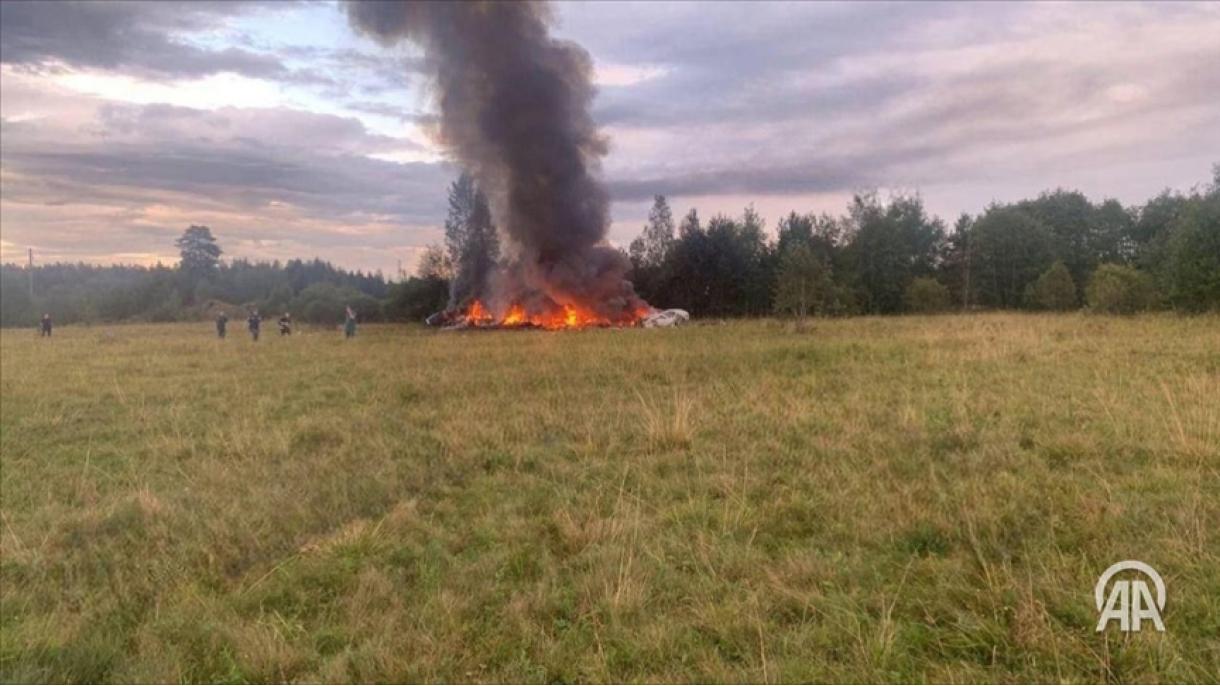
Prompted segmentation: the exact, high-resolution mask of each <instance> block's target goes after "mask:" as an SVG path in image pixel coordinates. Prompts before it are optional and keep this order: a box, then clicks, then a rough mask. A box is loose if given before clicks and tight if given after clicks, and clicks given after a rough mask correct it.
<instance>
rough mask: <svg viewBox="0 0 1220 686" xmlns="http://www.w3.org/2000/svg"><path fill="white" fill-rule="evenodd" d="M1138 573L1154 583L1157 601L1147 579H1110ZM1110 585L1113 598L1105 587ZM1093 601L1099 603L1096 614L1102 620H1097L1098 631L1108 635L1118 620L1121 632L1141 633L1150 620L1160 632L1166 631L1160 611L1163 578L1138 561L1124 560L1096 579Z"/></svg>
mask: <svg viewBox="0 0 1220 686" xmlns="http://www.w3.org/2000/svg"><path fill="white" fill-rule="evenodd" d="M1125 571H1136V572H1139V573H1140V574H1142V575H1143V576H1145V577H1147V578H1148V579H1151V580H1152V584H1153V586H1155V587H1156V598H1155V599H1153V597H1152V591H1151V589H1149V588H1148V582H1147V581H1146V580H1144V579H1140V578H1136V579H1115V580H1114V583H1113V584H1110V580H1111V578H1113V577H1114V575H1116V574H1118V573H1119V572H1125ZM1107 584H1109V585H1110V594H1109V596H1107V595H1106V586H1107ZM1093 597H1094V599H1095V600H1096V602H1097V611H1098V612H1100V613H1101V618H1100V619H1098V620H1097V630H1098V631H1105V629H1106V626H1107V625H1108V624H1109V623H1110V622H1111V621H1113V620H1118V628H1119V630H1121V631H1139V630H1140V629H1141V628H1142V625H1143V622H1144V621H1145V620H1151V621H1152V623H1153V625H1155V626H1156V630H1157V631H1164V630H1165V624H1164V623H1163V622H1161V610H1164V609H1165V582H1164V580H1162V579H1161V575H1160V574H1157V572H1156V570H1155V569H1153V568H1152V567H1150V566H1148V565H1146V564H1144V563H1143V562H1140V561H1139V560H1123V561H1122V562H1116V563H1114V564H1112V565H1110V568H1109V569H1107V570H1106V571H1104V572H1102V574H1101V576H1100V577H1098V579H1097V585H1096V586H1095V587H1093Z"/></svg>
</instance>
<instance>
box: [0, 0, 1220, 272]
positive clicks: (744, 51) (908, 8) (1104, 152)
mask: <svg viewBox="0 0 1220 686" xmlns="http://www.w3.org/2000/svg"><path fill="white" fill-rule="evenodd" d="M1217 7H1218V6H1217V5H1216V4H1215V3H1206V2H1204V3H1147V4H1141V3H1113V4H1097V3H1075V4H1074V3H986V4H982V5H967V4H956V3H898V4H888V3H847V4H835V3H700V4H694V3H685V2H677V3H654V2H648V3H639V4H621V3H561V4H559V5H558V6H557V8H556V12H555V15H556V18H557V32H558V35H559V36H560V37H562V38H566V39H570V40H575V41H577V42H579V43H580V44H582V45H583V46H585V47H586V48H587V49H588V50H589V52H590V53H591V55H592V56H593V59H594V61H595V65H596V68H597V81H598V86H599V89H600V92H599V95H598V96H597V99H596V101H595V112H594V116H595V118H596V119H597V121H598V122H599V124H601V125H602V126H603V127H604V130H605V132H606V133H607V134H608V136H609V138H610V154H609V156H608V157H607V158H606V160H605V163H604V165H603V168H604V170H605V176H606V179H607V181H608V184H609V186H610V188H611V191H612V193H613V197H614V200H615V204H614V206H613V208H612V215H613V216H614V219H615V230H614V233H613V238H614V239H615V240H617V241H620V242H625V241H627V240H630V238H631V237H632V234H633V233H634V232H635V231H637V230H638V227H639V225H640V223H641V222H642V220H643V217H644V215H645V214H646V212H647V208H648V204H649V201H650V199H651V197H652V195H653V194H655V193H665V194H667V195H671V196H676V197H675V198H674V201H675V207H682V206H688V205H689V203H692V202H697V203H699V207H700V209H701V210H703V209H705V208H717V209H723V208H726V207H727V208H732V207H740V206H741V205H744V204H745V203H746V202H749V201H751V200H755V199H757V201H758V203H759V206H760V207H763V208H766V209H767V211H768V212H770V213H771V215H772V217H774V216H775V215H777V214H778V213H779V211H780V210H781V209H782V208H784V207H790V208H791V209H797V210H802V211H803V210H807V209H812V208H814V207H816V208H817V209H831V210H833V209H835V208H834V207H833V203H836V202H839V200H840V199H841V198H843V197H845V195H847V194H850V192H852V191H853V190H857V189H861V188H867V187H882V188H890V187H903V188H908V189H918V190H921V191H922V192H923V194H924V197H925V199H926V200H927V201H928V204H929V206H930V207H932V208H933V209H935V210H937V211H938V212H940V213H942V214H943V215H945V216H952V215H955V214H956V213H957V212H959V211H962V210H968V211H977V210H979V209H981V208H982V207H983V206H985V205H986V204H987V203H988V202H990V201H991V200H993V199H1000V200H1015V199H1018V198H1020V197H1022V196H1023V195H1028V194H1030V193H1036V192H1038V191H1039V190H1041V189H1044V188H1052V187H1056V186H1065V187H1075V188H1081V189H1082V190H1085V191H1086V192H1089V193H1091V194H1095V195H1100V196H1104V195H1117V196H1118V197H1119V198H1120V199H1121V200H1123V201H1124V202H1127V203H1136V202H1142V201H1143V200H1144V199H1146V198H1147V197H1149V196H1151V195H1153V194H1155V193H1156V192H1158V191H1159V190H1160V189H1161V188H1162V187H1164V186H1174V187H1189V186H1190V185H1191V184H1193V183H1196V182H1199V181H1201V180H1203V179H1206V178H1208V176H1209V170H1210V165H1211V163H1213V162H1216V161H1218V160H1220V100H1217V99H1216V98H1215V97H1214V96H1213V94H1214V93H1216V92H1220V67H1218V65H1220V42H1217V41H1216V40H1215V36H1216V35H1220V9H1217ZM0 62H3V64H4V66H3V67H2V71H0V74H2V76H3V79H2V80H0V95H2V96H3V97H0V115H2V117H3V119H2V121H0V134H2V135H3V138H4V141H3V143H4V145H3V146H2V148H0V179H2V180H3V198H2V200H3V202H2V203H0V215H2V218H3V230H4V245H3V250H2V252H3V259H9V258H10V253H13V252H14V251H18V252H20V250H22V249H23V248H22V246H25V245H28V244H32V245H35V246H36V247H38V248H39V249H40V250H42V251H43V252H44V254H48V255H49V254H61V255H64V256H69V257H71V256H78V257H80V258H81V259H91V260H93V259H96V260H99V261H105V260H106V256H107V255H112V256H117V255H123V254H137V253H139V254H148V255H165V256H167V257H172V254H173V250H172V247H171V246H172V239H173V237H174V236H176V235H177V233H179V232H180V231H181V229H182V227H183V226H185V225H187V224H190V223H210V224H211V225H212V226H213V229H214V230H216V231H217V233H218V234H219V235H221V236H223V237H225V239H224V240H225V244H226V249H227V250H229V253H230V254H242V255H248V256H263V257H281V258H286V257H292V256H312V255H314V254H321V255H323V256H324V257H325V256H331V257H333V258H334V259H339V260H351V262H347V264H350V265H352V266H381V267H383V268H387V269H388V268H390V267H392V266H393V264H394V262H395V261H396V260H397V259H398V257H402V258H403V259H404V260H408V261H409V260H410V256H411V255H412V251H413V250H414V249H415V248H417V247H419V246H422V245H424V244H426V243H427V242H430V241H434V240H438V239H439V237H440V233H439V228H438V227H439V226H440V223H441V221H442V220H443V217H444V211H445V205H444V203H445V186H446V184H447V183H448V181H449V180H450V178H451V177H452V174H453V171H454V170H453V169H451V168H449V167H448V166H446V165H444V164H440V163H428V162H426V161H425V162H405V163H400V161H401V160H421V159H422V160H432V159H436V157H435V150H432V149H430V148H429V149H425V148H427V145H428V142H429V141H428V132H429V131H430V130H431V129H432V128H434V127H433V124H434V123H435V120H434V118H433V113H432V112H431V111H430V110H429V106H430V105H431V103H430V102H429V100H428V99H427V98H425V97H422V95H421V89H422V87H423V86H425V85H426V82H425V81H424V80H423V78H422V77H421V75H420V73H419V67H420V64H419V57H418V55H417V54H416V53H413V52H411V50H410V49H403V50H386V49H382V48H380V47H376V46H374V45H372V44H371V43H369V42H367V41H365V40H364V39H361V38H359V37H357V36H355V35H352V34H351V33H350V31H349V29H348V28H347V22H346V19H345V18H344V17H343V15H342V12H341V11H339V9H338V8H335V7H333V6H332V5H329V4H325V3H321V4H319V3H285V2H266V3H258V2H212V3H208V2H185V3H169V2H116V3H95V2H83V3H68V2H32V3H31V2H11V1H8V0H6V1H5V2H0ZM69 87H70V88H71V89H70V88H69ZM72 89H75V90H72ZM82 91H83V92H88V93H92V94H94V95H93V96H88V95H84V94H82ZM188 96H189V97H188ZM413 141H414V142H413ZM14 246H16V247H14ZM150 246H162V247H161V248H154V247H150ZM159 251H160V252H159ZM150 259H151V258H150Z"/></svg>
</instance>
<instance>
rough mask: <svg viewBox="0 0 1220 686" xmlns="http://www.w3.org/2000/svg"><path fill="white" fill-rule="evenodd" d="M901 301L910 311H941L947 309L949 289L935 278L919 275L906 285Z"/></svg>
mask: <svg viewBox="0 0 1220 686" xmlns="http://www.w3.org/2000/svg"><path fill="white" fill-rule="evenodd" d="M903 301H904V302H905V303H906V306H907V310H909V311H911V312H923V313H928V312H943V311H945V310H947V309H949V289H948V288H945V286H944V284H942V283H941V282H939V281H937V280H936V279H931V278H927V277H919V278H917V279H914V280H912V281H911V284H910V285H909V286H907V290H906V294H905V295H904V296H903Z"/></svg>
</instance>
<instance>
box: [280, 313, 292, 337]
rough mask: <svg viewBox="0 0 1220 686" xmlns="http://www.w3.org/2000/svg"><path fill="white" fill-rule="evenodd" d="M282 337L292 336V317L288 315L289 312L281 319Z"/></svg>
mask: <svg viewBox="0 0 1220 686" xmlns="http://www.w3.org/2000/svg"><path fill="white" fill-rule="evenodd" d="M280 335H281V336H291V335H292V315H290V314H288V313H287V312H285V313H284V316H283V317H280Z"/></svg>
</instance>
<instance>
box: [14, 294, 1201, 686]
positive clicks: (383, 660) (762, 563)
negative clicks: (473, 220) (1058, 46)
mask: <svg viewBox="0 0 1220 686" xmlns="http://www.w3.org/2000/svg"><path fill="white" fill-rule="evenodd" d="M0 343H2V345H0V364H2V366H0V401H2V405H0V410H2V412H0V467H2V471H0V488H2V491H0V496H2V500H0V679H2V680H4V681H12V680H32V681H53V680H55V681H57V680H63V681H267V680H275V681H281V680H284V681H313V680H320V681H438V680H440V681H467V680H473V681H492V680H496V681H539V682H541V681H575V680H591V681H651V680H660V681H675V680H682V681H687V680H697V681H716V682H720V681H840V680H842V681H868V680H881V681H889V680H911V681H1004V682H1013V681H1059V680H1067V681H1189V682H1194V681H1211V682H1214V681H1217V680H1220V573H1217V570H1218V569H1220V537H1218V535H1217V531H1220V402H1217V401H1216V398H1220V320H1217V319H1215V318H1196V319H1184V318H1174V317H1164V316H1150V317H1140V318H1132V319H1111V318H1101V317H1083V316H1020V315H979V316H940V317H909V318H891V319H881V318H862V319H851V320H843V321H826V322H818V323H817V324H816V326H814V327H812V328H809V329H807V328H799V329H798V328H794V327H792V326H789V325H786V324H782V323H778V322H738V323H730V324H726V325H706V326H694V327H690V328H686V329H679V330H673V331H642V330H641V331H635V330H632V331H589V332H579V333H564V332H560V333H553V334H548V333H542V332H483V333H478V332H473V333H469V334H453V335H436V334H434V333H432V332H426V331H422V330H419V329H415V328H405V327H384V328H376V327H368V329H367V330H364V331H362V332H361V335H360V337H359V338H357V339H355V340H353V341H347V342H345V341H343V340H342V339H341V337H340V336H339V335H337V334H335V333H334V332H329V331H326V332H323V331H312V332H305V333H304V335H300V336H294V337H293V338H291V339H288V340H281V339H278V338H274V337H268V338H266V339H265V340H263V341H261V342H260V343H258V344H257V345H254V344H252V343H250V342H249V341H248V340H246V339H244V338H241V337H233V338H231V339H230V340H228V341H225V342H219V341H216V340H214V339H212V338H211V336H210V327H209V326H208V325H201V326H193V325H177V326H124V327H109V328H93V329H89V328H71V327H67V328H63V329H59V330H57V331H56V335H55V338H54V339H53V340H51V341H40V340H38V339H37V338H36V337H35V336H34V335H33V333H32V332H30V331H12V330H6V331H4V332H3V333H2V334H0ZM1126 558H1137V559H1142V560H1145V561H1146V562H1148V563H1150V564H1152V565H1153V566H1154V567H1156V568H1157V569H1158V570H1160V572H1161V573H1162V574H1163V575H1164V576H1165V577H1166V579H1167V582H1168V584H1169V596H1170V600H1169V609H1168V611H1167V613H1166V615H1165V621H1166V624H1167V627H1168V631H1167V632H1166V633H1165V634H1163V635H1161V634H1155V633H1153V634H1141V635H1136V636H1130V637H1122V636H1120V635H1118V634H1108V635H1099V634H1097V633H1095V632H1094V630H1093V628H1094V625H1095V623H1096V614H1095V610H1094V608H1093V606H1092V595H1091V594H1092V586H1093V583H1094V581H1095V580H1096V577H1097V575H1098V574H1099V573H1100V572H1101V571H1102V570H1103V569H1104V568H1105V567H1107V566H1108V565H1109V564H1111V563H1112V562H1114V561H1117V560H1121V559H1126Z"/></svg>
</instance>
